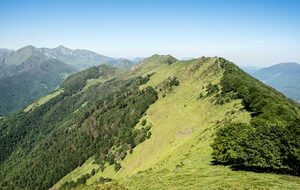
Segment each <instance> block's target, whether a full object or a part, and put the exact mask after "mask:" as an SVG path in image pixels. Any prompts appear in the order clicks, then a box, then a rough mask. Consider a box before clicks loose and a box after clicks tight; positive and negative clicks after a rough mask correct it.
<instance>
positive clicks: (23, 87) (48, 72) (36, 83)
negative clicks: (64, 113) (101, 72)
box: [0, 46, 76, 115]
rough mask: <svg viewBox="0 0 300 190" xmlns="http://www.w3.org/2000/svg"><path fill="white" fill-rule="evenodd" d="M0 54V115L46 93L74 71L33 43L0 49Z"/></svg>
mask: <svg viewBox="0 0 300 190" xmlns="http://www.w3.org/2000/svg"><path fill="white" fill-rule="evenodd" d="M0 57H1V60H2V61H1V62H2V66H0V89H1V91H0V115H4V114H7V113H10V112H13V111H16V110H18V109H20V108H22V107H23V106H25V105H27V104H29V103H30V102H32V101H33V100H35V99H37V98H39V97H41V96H44V95H46V94H48V93H50V92H51V91H53V90H54V89H55V88H57V87H58V86H59V85H60V84H61V83H62V81H63V80H64V79H65V78H66V77H67V76H68V75H69V74H71V73H74V72H75V71H76V70H75V69H74V68H73V67H72V66H70V65H67V64H65V63H63V62H61V61H59V60H57V59H53V58H49V57H47V56H45V55H44V54H43V53H41V52H40V51H39V50H38V49H36V48H34V47H33V46H27V47H24V48H22V49H19V50H17V51H3V52H2V53H0Z"/></svg>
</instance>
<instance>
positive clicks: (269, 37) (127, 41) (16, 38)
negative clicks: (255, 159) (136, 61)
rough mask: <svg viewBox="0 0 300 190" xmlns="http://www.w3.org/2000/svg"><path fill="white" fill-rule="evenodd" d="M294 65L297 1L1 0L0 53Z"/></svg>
mask: <svg viewBox="0 0 300 190" xmlns="http://www.w3.org/2000/svg"><path fill="white" fill-rule="evenodd" d="M29 44H31V45H34V46H36V47H50V48H51V47H56V46H58V45H60V44H62V45H64V46H66V47H70V48H73V49H75V48H78V49H89V50H93V51H96V52H98V53H101V54H104V55H108V56H113V57H145V56H150V55H152V54H155V53H158V54H171V55H173V56H175V57H177V58H189V57H200V56H202V55H204V56H215V55H216V56H223V57H225V58H227V59H229V60H232V61H234V62H235V63H237V64H238V65H243V66H245V65H254V66H266V65H271V64H276V63H279V62H289V61H296V62H299V63H300V1H299V0H281V1H277V0H272V1H271V0H257V1H255V0H223V1H221V0H207V1H201V0H195V1H192V0H160V1H158V0H122V1H121V0H98V1H96V0H94V1H93V0H81V1H78V0H69V1H67V0H65V1H63V0H48V1H46V0H43V1H42V0H26V1H25V0H19V1H18V0H0V48H9V49H18V48H20V47H23V46H26V45H29Z"/></svg>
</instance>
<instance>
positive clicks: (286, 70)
mask: <svg viewBox="0 0 300 190" xmlns="http://www.w3.org/2000/svg"><path fill="white" fill-rule="evenodd" d="M243 69H244V70H245V71H246V72H247V73H249V74H250V75H252V76H254V77H255V78H257V79H259V80H261V81H262V82H264V83H265V84H267V85H269V86H271V87H273V88H275V89H276V90H278V91H280V92H282V93H283V94H285V95H286V96H288V97H290V98H292V99H294V100H295V101H298V102H299V101H300V64H298V63H293V62H289V63H279V64H275V65H272V66H269V67H265V68H257V67H244V68H243Z"/></svg>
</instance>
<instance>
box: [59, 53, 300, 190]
mask: <svg viewBox="0 0 300 190" xmlns="http://www.w3.org/2000/svg"><path fill="white" fill-rule="evenodd" d="M146 64H147V63H146ZM151 65H155V63H153V62H151V63H150V66H151ZM150 66H149V65H146V66H145V68H140V70H141V71H142V73H153V72H155V74H154V75H153V76H152V77H151V78H150V81H149V82H147V83H146V84H144V85H142V86H141V87H140V88H141V89H143V88H145V87H147V86H152V87H154V88H155V87H157V88H156V90H157V91H158V92H159V100H158V101H157V102H156V103H155V104H153V105H151V106H150V108H149V109H148V110H147V111H146V115H145V116H144V117H143V118H141V120H140V123H138V124H137V125H136V128H139V127H140V126H141V123H142V120H146V121H147V123H151V124H152V126H153V127H152V128H151V133H152V136H151V138H150V139H148V140H146V141H145V142H143V143H141V144H140V145H138V146H137V147H136V148H135V149H134V150H133V153H132V154H130V155H128V156H127V157H126V158H125V159H124V160H123V161H121V162H120V163H121V165H122V168H121V169H120V170H119V171H118V172H115V171H114V167H113V166H110V167H107V168H106V169H105V170H104V171H103V172H101V171H100V172H98V173H96V174H95V175H94V176H92V177H91V178H89V179H88V180H87V181H86V185H84V186H81V187H80V188H78V189H94V188H97V187H98V188H100V186H99V185H101V184H99V179H100V178H101V177H105V178H112V179H115V180H117V181H118V183H119V184H122V185H124V186H125V187H126V188H128V189H297V188H299V187H300V179H299V178H297V177H292V176H286V175H276V174H265V173H253V172H246V171H233V170H232V169H230V167H228V166H220V165H219V166H218V165H213V164H212V161H213V160H212V157H211V153H212V149H211V147H210V145H211V144H212V142H213V138H214V134H215V132H216V131H217V130H218V129H219V128H222V126H223V124H225V123H227V122H228V121H231V122H242V123H246V124H247V123H250V121H251V115H250V113H249V112H246V110H244V109H243V107H244V106H243V102H242V101H241V100H239V99H237V100H231V101H229V102H227V103H226V102H225V103H223V104H222V105H221V104H218V103H216V102H217V100H218V98H217V97H216V96H215V95H216V94H211V95H209V96H206V94H207V91H206V87H207V85H209V84H216V85H217V86H218V88H221V87H222V86H221V85H219V84H220V82H221V79H222V77H223V76H224V75H223V73H224V70H223V69H222V68H221V65H220V63H219V62H218V59H217V58H209V59H198V60H192V61H185V62H175V63H173V64H171V65H168V64H161V65H159V66H158V67H157V66H156V67H154V68H151V67H150ZM170 76H172V77H176V78H177V79H178V80H179V81H180V84H179V86H177V87H173V88H172V89H171V90H168V91H165V90H161V91H160V88H161V87H162V86H164V85H161V84H163V83H164V82H165V81H166V80H168V78H169V77H170ZM200 94H202V95H203V96H200ZM97 168H98V166H97V165H95V164H93V158H91V159H90V160H88V161H87V162H86V163H85V164H84V165H83V166H81V167H79V168H77V169H76V170H74V171H73V172H72V173H71V174H70V175H67V176H66V177H64V178H63V179H62V180H61V181H60V182H59V183H58V184H57V185H56V186H54V188H57V187H59V185H60V184H62V183H63V182H65V181H68V180H72V179H76V178H78V177H79V176H81V175H82V174H84V173H88V172H90V171H91V170H92V169H97Z"/></svg>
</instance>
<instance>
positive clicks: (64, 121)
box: [0, 55, 300, 189]
mask: <svg viewBox="0 0 300 190" xmlns="http://www.w3.org/2000/svg"><path fill="white" fill-rule="evenodd" d="M299 119H300V110H299V105H298V104H296V103H295V102H293V101H290V100H289V99H288V98H286V97H285V96H284V95H283V94H281V93H279V92H277V91H276V90H274V89H272V88H270V87H268V86H266V85H264V84H263V83H261V82H260V81H258V80H256V79H254V78H253V77H251V76H249V75H248V74H246V73H244V72H243V71H242V70H241V69H239V68H238V67H237V66H236V65H234V64H233V63H231V62H230V61H227V60H225V59H223V58H219V57H201V58H198V59H191V60H186V61H179V60H177V59H176V58H174V57H172V56H170V55H153V56H151V57H149V58H146V59H144V60H143V61H142V62H140V63H139V64H138V65H136V66H135V67H134V69H133V70H130V71H128V70H125V69H122V68H116V67H111V66H107V65H100V66H97V67H91V68H89V69H87V70H83V71H81V72H79V73H77V74H74V75H71V76H69V77H68V78H67V79H66V80H65V81H64V82H63V84H62V85H61V86H60V88H59V89H58V90H57V91H56V92H55V93H53V94H49V95H48V96H46V97H44V98H42V99H41V100H40V101H39V103H36V104H31V105H29V106H28V107H27V108H26V109H24V110H20V111H18V112H15V113H14V114H12V115H10V116H7V117H4V118H2V119H1V120H0V126H1V127H0V144H1V147H0V152H1V154H0V155H1V157H0V186H1V187H3V189H49V188H51V189H299V187H300V178H299V177H298V176H299V166H300V164H299V161H300V157H299V155H300V154H299V151H300V144H299V141H298V140H297V139H299V137H300V133H299V129H300V128H299V124H300V122H299V121H300V120H299ZM262 172H263V173H262Z"/></svg>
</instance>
